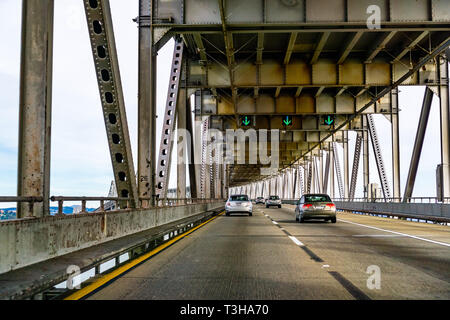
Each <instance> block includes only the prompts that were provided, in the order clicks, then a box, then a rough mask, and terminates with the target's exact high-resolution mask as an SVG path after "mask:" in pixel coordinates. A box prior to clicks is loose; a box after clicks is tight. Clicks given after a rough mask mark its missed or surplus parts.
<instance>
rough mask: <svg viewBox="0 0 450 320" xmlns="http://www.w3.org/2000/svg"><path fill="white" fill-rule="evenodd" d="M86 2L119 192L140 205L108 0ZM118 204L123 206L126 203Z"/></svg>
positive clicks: (120, 195) (134, 205)
mask: <svg viewBox="0 0 450 320" xmlns="http://www.w3.org/2000/svg"><path fill="white" fill-rule="evenodd" d="M83 3H84V9H85V12H86V19H87V24H88V30H89V37H90V40H91V47H92V54H93V57H94V64H95V71H96V75H97V82H98V88H99V91H100V100H101V102H102V108H103V117H104V120H105V126H106V134H107V137H108V144H109V152H110V156H111V162H112V167H113V171H114V179H115V182H116V188H117V194H118V195H119V197H124V198H127V197H129V198H130V206H131V207H137V206H138V204H139V203H138V198H137V197H138V196H137V186H136V176H135V172H134V167H133V157H132V154H131V144H130V137H129V133H128V124H127V117H126V113H125V103H124V98H123V92H122V84H121V80H120V72H119V63H118V59H117V51H116V44H115V40H114V30H113V24H112V17H111V10H110V6H109V0H84V1H83ZM119 205H120V206H121V207H124V206H125V205H126V204H124V203H120V204H119Z"/></svg>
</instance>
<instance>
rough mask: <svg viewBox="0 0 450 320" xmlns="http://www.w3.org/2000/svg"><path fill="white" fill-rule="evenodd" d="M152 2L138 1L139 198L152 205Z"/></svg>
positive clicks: (154, 160) (154, 163)
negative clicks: (148, 199)
mask: <svg viewBox="0 0 450 320" xmlns="http://www.w3.org/2000/svg"><path fill="white" fill-rule="evenodd" d="M153 8H154V4H153V0H139V17H138V24H139V47H138V52H139V58H138V70H139V76H138V168H137V175H138V182H137V188H138V195H139V197H140V198H150V199H151V200H150V201H147V200H143V201H142V207H148V206H149V205H151V206H153V205H154V204H155V202H154V200H155V199H154V195H155V185H156V181H155V170H156V157H155V154H156V146H155V145H156V140H155V130H156V126H155V118H156V52H154V47H153V38H154V36H153V21H152V17H153Z"/></svg>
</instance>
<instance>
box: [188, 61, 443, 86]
mask: <svg viewBox="0 0 450 320" xmlns="http://www.w3.org/2000/svg"><path fill="white" fill-rule="evenodd" d="M341 59H342V58H341ZM341 59H340V60H341ZM342 60H344V59H342ZM260 62H261V63H260V64H254V63H253V62H252V61H248V60H242V61H241V60H236V61H235V64H234V65H233V66H232V67H231V69H229V67H225V66H224V65H223V64H221V63H218V62H217V61H210V62H209V63H208V65H207V66H205V65H203V63H199V62H198V61H192V63H191V64H190V67H189V70H188V82H187V86H188V87H194V88H230V87H232V86H231V81H230V77H232V78H233V87H236V88H253V87H257V88H277V87H280V88H297V87H303V88H309V87H325V88H330V87H331V88H340V87H342V86H347V87H358V86H362V87H365V86H383V85H385V86H387V85H390V84H391V83H392V82H395V81H397V80H398V79H400V78H401V77H402V76H403V75H404V74H406V73H407V72H408V71H409V64H410V60H409V59H407V58H403V59H401V60H396V61H394V62H392V63H391V61H389V60H383V59H381V58H378V59H375V60H373V61H372V62H371V63H364V59H362V60H356V59H355V58H352V59H345V61H343V62H341V63H340V64H338V63H336V61H332V60H329V59H319V60H318V61H317V62H315V63H314V64H310V63H309V61H305V60H301V59H298V58H295V59H294V58H291V59H290V60H289V63H288V64H283V63H282V62H281V61H277V60H272V59H262V60H261V61H260ZM338 62H339V61H338ZM391 65H392V68H391ZM230 70H231V72H230ZM432 70H435V65H434V64H433V62H430V61H427V63H426V64H425V69H421V70H417V72H414V73H413V74H412V76H410V77H408V78H406V79H404V81H403V83H402V85H425V84H429V83H432V82H435V80H436V79H435V78H436V76H435V73H434V72H430V71H432Z"/></svg>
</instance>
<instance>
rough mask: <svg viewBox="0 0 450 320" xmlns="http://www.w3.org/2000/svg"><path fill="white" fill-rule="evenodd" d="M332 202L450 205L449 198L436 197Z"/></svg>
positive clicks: (338, 199) (361, 199) (353, 199)
mask: <svg viewBox="0 0 450 320" xmlns="http://www.w3.org/2000/svg"><path fill="white" fill-rule="evenodd" d="M333 201H342V202H384V203H385V202H406V203H450V197H445V198H443V199H439V198H437V197H409V198H407V199H406V201H404V199H403V198H393V197H392V198H369V199H368V198H333Z"/></svg>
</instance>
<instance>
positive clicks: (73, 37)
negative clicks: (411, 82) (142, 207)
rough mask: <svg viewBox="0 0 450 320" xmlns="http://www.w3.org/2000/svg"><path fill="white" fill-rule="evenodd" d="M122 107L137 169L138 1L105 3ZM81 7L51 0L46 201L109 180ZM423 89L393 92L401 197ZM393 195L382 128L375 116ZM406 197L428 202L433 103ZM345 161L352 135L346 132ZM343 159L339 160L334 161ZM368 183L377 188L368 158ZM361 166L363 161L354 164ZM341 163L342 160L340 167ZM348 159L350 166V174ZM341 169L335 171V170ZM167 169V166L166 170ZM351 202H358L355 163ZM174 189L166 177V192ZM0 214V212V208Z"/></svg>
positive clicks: (0, 123) (10, 100) (9, 15)
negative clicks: (413, 181) (414, 176)
mask: <svg viewBox="0 0 450 320" xmlns="http://www.w3.org/2000/svg"><path fill="white" fill-rule="evenodd" d="M110 2H111V11H112V15H113V22H114V30H115V36H116V45H117V50H118V58H119V66H120V72H121V78H122V86H123V91H124V97H125V106H126V112H127V118H128V126H129V132H130V139H131V145H132V152H133V159H134V167H135V168H137V162H136V161H137V84H138V72H137V71H138V70H137V69H138V60H137V58H138V56H137V45H138V29H137V25H136V23H134V22H133V21H132V19H133V18H135V17H136V16H137V15H138V1H137V0H135V1H122V0H111V1H110ZM20 28H21V1H18V0H0V39H2V46H1V50H0V195H11V196H13V195H16V193H17V181H16V180H17V150H18V113H19V70H20ZM90 50H91V49H90V42H89V37H88V31H87V26H86V18H85V14H84V9H83V4H82V2H81V1H79V0H56V1H55V25H54V61H53V102H52V110H53V114H52V137H51V139H52V145H51V154H52V160H51V195H55V196H56V195H65V196H80V195H85V196H105V195H107V193H108V190H109V186H110V183H111V180H112V179H113V173H112V167H111V160H110V158H109V152H108V144H107V139H106V132H105V127H104V122H103V115H102V109H101V104H100V98H99V94H98V87H97V82H96V78H95V71H94V65H93V59H92V53H91V51H90ZM172 50H173V43H172V42H169V43H168V44H167V45H166V46H165V47H164V48H162V49H161V50H160V52H159V53H158V68H157V70H158V78H157V81H158V87H157V114H158V115H159V117H158V118H157V137H156V142H157V149H159V139H160V131H161V129H160V128H161V122H162V113H163V111H164V108H165V101H166V95H167V85H168V78H169V71H170V70H169V69H170V64H171V60H172ZM423 93H424V87H401V88H400V103H399V105H400V109H401V112H400V148H401V166H400V168H401V184H402V186H401V192H402V193H403V190H404V183H405V181H406V177H407V173H408V167H409V161H410V157H411V151H412V147H413V144H414V137H415V132H416V127H417V123H418V119H419V114H420V109H421V104H422V98H423ZM375 121H376V126H377V130H378V133H379V138H380V141H381V143H382V145H383V158H384V160H385V164H386V169H387V173H388V177H389V178H390V182H391V189H392V174H391V172H392V170H391V147H390V146H391V137H390V125H389V122H388V120H387V119H386V118H384V116H382V115H375ZM430 123H432V124H435V125H429V126H428V129H427V133H426V137H425V143H424V148H423V152H422V158H421V160H420V165H419V171H418V175H417V179H416V186H415V189H414V192H413V196H435V194H436V191H435V185H436V182H435V169H436V166H437V164H438V163H439V161H440V152H439V150H440V136H439V125H437V124H438V123H439V102H438V98H436V97H435V98H434V100H433V105H432V110H431V115H430ZM349 137H350V155H352V154H353V149H354V142H355V137H356V134H355V133H352V132H350V134H349ZM341 155H342V154H341ZM370 159H371V163H370V168H371V171H370V179H371V182H378V183H379V180H378V176H377V171H376V165H375V161H374V159H373V155H372V154H371V158H370ZM361 161H362V160H361ZM341 163H342V160H341ZM352 163H353V159H351V161H350V167H351V165H352ZM341 165H342V164H341ZM172 168H174V166H172ZM359 173H360V174H359V177H358V185H357V192H356V196H357V197H358V196H362V162H361V163H360V171H359ZM175 186H176V173H175V171H172V174H171V179H170V183H169V187H170V188H173V187H175ZM0 207H2V205H1V204H0Z"/></svg>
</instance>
